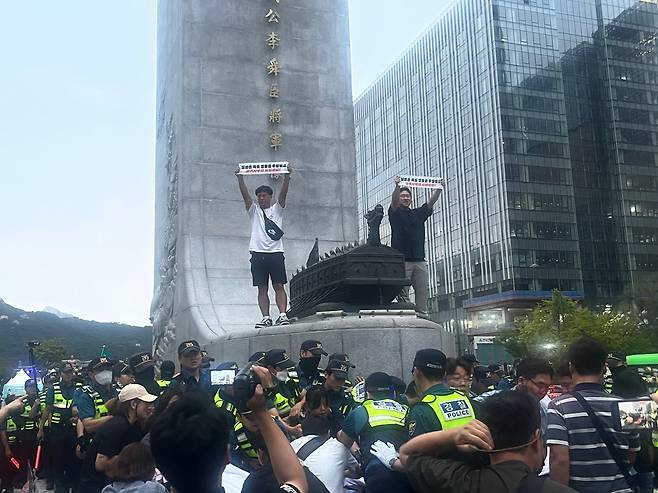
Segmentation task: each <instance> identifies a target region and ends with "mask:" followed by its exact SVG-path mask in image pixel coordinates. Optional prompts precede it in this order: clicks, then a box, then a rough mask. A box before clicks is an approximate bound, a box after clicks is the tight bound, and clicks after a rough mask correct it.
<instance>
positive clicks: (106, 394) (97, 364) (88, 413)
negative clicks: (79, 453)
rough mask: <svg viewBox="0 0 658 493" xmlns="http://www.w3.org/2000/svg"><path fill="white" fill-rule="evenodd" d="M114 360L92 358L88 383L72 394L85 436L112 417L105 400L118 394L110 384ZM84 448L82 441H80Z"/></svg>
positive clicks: (92, 432)
mask: <svg viewBox="0 0 658 493" xmlns="http://www.w3.org/2000/svg"><path fill="white" fill-rule="evenodd" d="M113 368H114V362H113V361H110V360H109V359H108V358H106V357H105V356H101V357H100V358H95V359H92V360H91V361H90V362H89V365H87V373H88V374H89V375H90V379H91V382H90V385H83V386H82V387H81V388H79V389H77V390H76V391H75V394H74V395H73V405H74V406H75V407H76V408H77V410H78V417H79V419H80V420H81V421H82V424H83V426H84V433H85V435H88V437H87V438H89V437H90V436H93V434H94V433H96V431H97V430H98V429H99V428H100V427H101V426H103V425H104V424H105V423H107V422H108V421H109V420H110V419H111V418H112V417H111V416H110V412H109V411H108V409H107V405H106V404H107V401H109V400H110V399H114V398H115V397H117V395H119V393H118V392H117V390H116V388H115V387H114V386H113V385H112V380H113V374H112V369H113ZM81 445H83V448H84V443H81Z"/></svg>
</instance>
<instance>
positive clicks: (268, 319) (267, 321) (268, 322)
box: [256, 315, 278, 329]
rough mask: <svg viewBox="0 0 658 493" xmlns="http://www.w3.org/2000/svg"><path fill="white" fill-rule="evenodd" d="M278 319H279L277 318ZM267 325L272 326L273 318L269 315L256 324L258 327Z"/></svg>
mask: <svg viewBox="0 0 658 493" xmlns="http://www.w3.org/2000/svg"><path fill="white" fill-rule="evenodd" d="M277 320H278V319H277ZM265 327H272V318H271V317H270V316H269V315H268V316H266V317H263V320H261V321H260V322H258V323H257V324H256V328H257V329H263V328H265Z"/></svg>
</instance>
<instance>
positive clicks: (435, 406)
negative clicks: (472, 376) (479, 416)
mask: <svg viewBox="0 0 658 493" xmlns="http://www.w3.org/2000/svg"><path fill="white" fill-rule="evenodd" d="M420 402H422V403H423V404H427V405H428V406H429V407H430V408H431V409H432V411H434V414H435V415H436V417H437V419H438V420H439V423H441V429H442V430H447V429H449V428H457V427H459V426H464V425H465V424H466V423H468V422H469V421H471V420H473V419H474V418H475V412H474V411H473V406H472V405H471V402H470V401H469V400H468V398H467V397H466V396H465V395H464V394H462V393H461V392H457V391H453V392H452V393H451V394H447V395H434V394H429V395H426V396H425V397H423V398H422V399H421V401H420Z"/></svg>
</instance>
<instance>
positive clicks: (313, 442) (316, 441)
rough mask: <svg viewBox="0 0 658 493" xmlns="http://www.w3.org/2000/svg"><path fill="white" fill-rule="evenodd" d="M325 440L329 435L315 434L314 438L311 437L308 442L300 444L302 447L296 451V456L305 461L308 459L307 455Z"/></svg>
mask: <svg viewBox="0 0 658 493" xmlns="http://www.w3.org/2000/svg"><path fill="white" fill-rule="evenodd" d="M327 440H329V437H321V436H317V437H315V438H311V439H310V440H309V441H308V442H306V443H305V444H304V445H302V448H300V449H299V450H298V451H297V457H299V458H300V459H301V460H302V461H305V460H306V459H308V457H309V455H311V454H312V453H313V452H315V451H316V450H317V449H319V448H320V447H322V445H324V443H325V442H326V441H327Z"/></svg>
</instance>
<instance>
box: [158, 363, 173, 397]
mask: <svg viewBox="0 0 658 493" xmlns="http://www.w3.org/2000/svg"><path fill="white" fill-rule="evenodd" d="M174 373H176V365H175V364H174V362H173V361H171V360H168V359H167V360H164V361H163V362H162V364H160V379H159V380H156V381H155V382H156V383H157V384H158V386H159V387H160V392H162V391H163V390H165V389H166V388H168V387H169V385H171V379H172V378H174Z"/></svg>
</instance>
